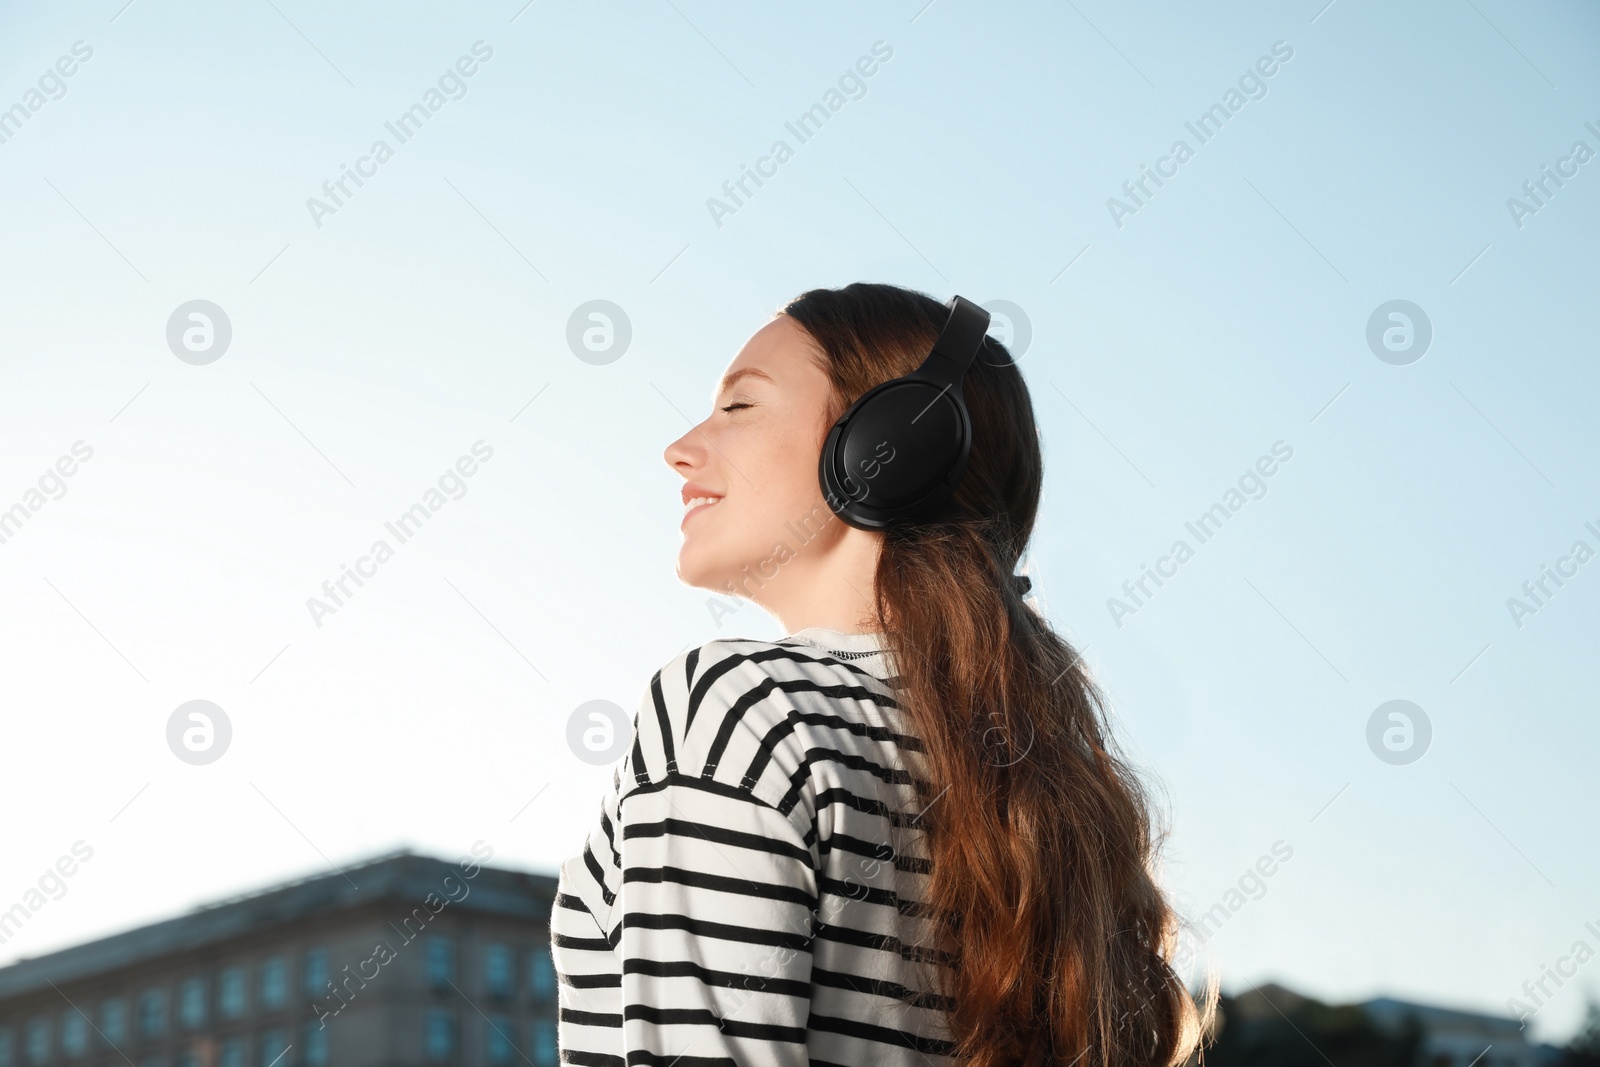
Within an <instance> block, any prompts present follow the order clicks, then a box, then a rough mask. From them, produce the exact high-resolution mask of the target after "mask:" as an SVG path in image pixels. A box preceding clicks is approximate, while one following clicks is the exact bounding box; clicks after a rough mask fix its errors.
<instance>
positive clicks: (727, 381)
mask: <svg viewBox="0 0 1600 1067" xmlns="http://www.w3.org/2000/svg"><path fill="white" fill-rule="evenodd" d="M747 377H748V378H763V379H765V380H767V381H769V382H772V384H773V385H777V384H778V383H777V381H776V380H774V379H773V377H772V375H770V374H768V373H767V372H766V371H764V370H761V369H760V368H759V367H741V368H739V369H738V370H736V371H733V372H732V373H731V374H727V375H725V376H724V377H723V379H722V384H721V385H719V386H717V391H716V393H715V394H713V399H715V398H716V397H718V396H721V395H722V394H723V393H725V392H727V391H728V390H729V389H732V388H733V387H734V386H735V385H736V384H738V382H739V379H741V378H747Z"/></svg>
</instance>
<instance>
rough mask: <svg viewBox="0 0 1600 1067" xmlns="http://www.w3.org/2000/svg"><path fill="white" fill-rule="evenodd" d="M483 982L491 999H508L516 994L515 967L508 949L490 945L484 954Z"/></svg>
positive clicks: (502, 946)
mask: <svg viewBox="0 0 1600 1067" xmlns="http://www.w3.org/2000/svg"><path fill="white" fill-rule="evenodd" d="M483 981H484V985H485V986H486V987H487V988H488V990H489V995H490V996H491V997H509V996H510V995H511V994H512V993H514V992H516V985H517V982H516V965H515V963H514V962H513V957H512V955H511V949H510V948H509V947H507V946H505V945H490V946H489V947H488V949H487V950H486V951H485V952H484V956H483Z"/></svg>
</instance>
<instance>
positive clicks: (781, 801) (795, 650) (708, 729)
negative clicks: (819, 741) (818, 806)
mask: <svg viewBox="0 0 1600 1067" xmlns="http://www.w3.org/2000/svg"><path fill="white" fill-rule="evenodd" d="M859 677H860V672H858V671H856V670H855V669H854V668H853V667H851V666H849V665H846V664H842V663H840V662H838V661H836V660H834V659H832V658H831V657H829V656H828V655H827V653H826V652H825V651H824V650H822V649H819V648H816V647H814V646H811V645H807V644H805V643H804V642H798V641H776V642H774V641H761V640H755V639H749V638H722V639H718V640H714V641H708V642H706V643H704V644H701V645H697V646H695V647H694V648H690V649H686V650H685V651H683V652H680V653H679V654H678V655H676V656H674V657H673V658H672V659H671V660H669V661H667V662H666V663H665V664H663V665H662V666H661V667H660V669H658V670H657V671H656V672H655V673H654V674H653V675H652V676H651V678H650V681H649V684H648V685H647V686H646V687H645V691H644V693H643V694H642V695H641V697H640V700H639V706H638V714H637V716H636V717H635V719H634V738H633V745H632V748H631V750H630V752H629V753H628V754H627V756H626V757H625V758H624V760H623V766H622V768H621V771H620V785H621V788H622V790H623V791H624V792H630V791H632V790H634V789H637V788H647V787H652V786H659V785H661V784H663V783H666V782H669V781H673V782H680V783H684V784H690V785H693V786H695V787H697V788H703V789H708V790H711V791H720V792H725V793H727V794H729V795H730V796H732V797H734V798H735V799H739V798H740V797H745V798H753V799H755V800H758V801H760V802H762V803H765V804H767V805H769V806H772V807H777V808H779V809H780V810H781V811H783V813H784V814H785V815H788V814H790V809H791V808H792V807H793V805H794V799H795V798H794V793H795V790H794V788H793V786H794V784H795V781H796V778H797V776H803V774H804V771H805V768H806V766H807V765H808V762H809V761H808V755H809V748H810V742H809V740H808V734H807V733H806V732H805V731H803V730H800V729H797V726H799V721H798V717H797V711H798V710H799V708H798V705H797V700H798V699H800V697H801V694H805V693H811V694H815V693H818V692H819V691H821V692H823V693H826V692H828V691H830V690H834V689H837V690H838V691H839V692H840V695H844V694H845V692H847V691H848V690H850V689H851V688H853V687H856V686H859V685H860V681H859Z"/></svg>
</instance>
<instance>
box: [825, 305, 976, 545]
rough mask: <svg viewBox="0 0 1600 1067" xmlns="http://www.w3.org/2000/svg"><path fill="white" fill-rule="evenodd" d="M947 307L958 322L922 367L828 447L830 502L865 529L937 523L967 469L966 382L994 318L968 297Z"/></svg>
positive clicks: (884, 387) (840, 429)
mask: <svg viewBox="0 0 1600 1067" xmlns="http://www.w3.org/2000/svg"><path fill="white" fill-rule="evenodd" d="M945 306H946V307H948V308H949V309H950V317H949V318H948V319H946V320H945V324H944V328H943V329H942V330H940V331H939V338H938V340H936V341H934V342H933V350H932V351H930V352H929V353H928V357H927V358H926V359H924V360H923V361H922V365H921V366H919V367H918V368H917V369H916V370H914V371H912V372H911V373H910V374H907V375H904V376H903V377H899V378H892V379H890V380H889V381H887V382H884V383H883V384H881V385H876V386H873V387H872V388H871V389H869V390H867V391H866V392H865V393H863V394H862V395H861V396H860V398H859V399H857V400H856V402H855V403H854V404H851V405H850V410H849V411H846V412H845V413H844V414H843V415H841V416H839V420H838V421H837V422H835V423H834V424H833V428H832V429H831V430H829V431H828V437H827V440H826V441H824V442H823V445H822V459H821V461H820V462H819V464H818V469H817V476H818V478H819V479H820V481H821V482H822V496H823V499H824V500H826V501H827V502H828V507H830V508H832V509H833V513H834V514H835V515H837V516H839V517H840V518H841V519H843V520H844V521H845V522H847V523H849V524H850V525H851V526H854V527H856V528H857V529H860V530H881V529H883V528H884V527H886V526H890V525H894V524H897V523H904V522H915V521H917V520H919V519H927V518H930V517H931V516H932V515H934V514H935V513H936V512H937V511H938V510H939V509H940V508H941V507H942V506H943V505H944V504H945V502H946V501H948V500H949V499H950V494H951V493H953V492H954V491H955V487H956V483H958V482H959V481H960V480H961V474H962V472H963V471H965V470H966V469H967V458H968V456H969V454H970V453H971V451H972V418H971V416H970V415H968V413H967V402H966V399H965V398H964V397H963V396H962V395H961V380H962V379H963V378H964V377H966V373H967V370H968V368H970V367H971V366H972V362H973V360H975V359H976V358H977V356H978V350H979V349H980V348H982V347H983V339H984V335H985V334H986V333H987V332H988V330H989V313H988V312H987V311H985V310H984V309H983V308H981V307H979V306H978V305H977V304H974V303H973V302H972V301H970V300H968V299H967V298H965V297H961V296H953V297H951V298H950V302H949V303H948V304H946V305H945Z"/></svg>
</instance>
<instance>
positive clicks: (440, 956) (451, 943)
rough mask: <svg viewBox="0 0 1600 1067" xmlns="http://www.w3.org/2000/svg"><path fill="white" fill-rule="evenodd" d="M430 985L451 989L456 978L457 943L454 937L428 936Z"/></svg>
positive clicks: (435, 987)
mask: <svg viewBox="0 0 1600 1067" xmlns="http://www.w3.org/2000/svg"><path fill="white" fill-rule="evenodd" d="M427 952H428V956H427V960H428V965H427V969H428V985H429V986H431V987H432V988H434V989H449V988H450V984H451V983H452V982H454V981H455V980H456V944H455V940H454V939H453V938H449V937H439V936H436V937H430V938H428V948H427Z"/></svg>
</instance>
